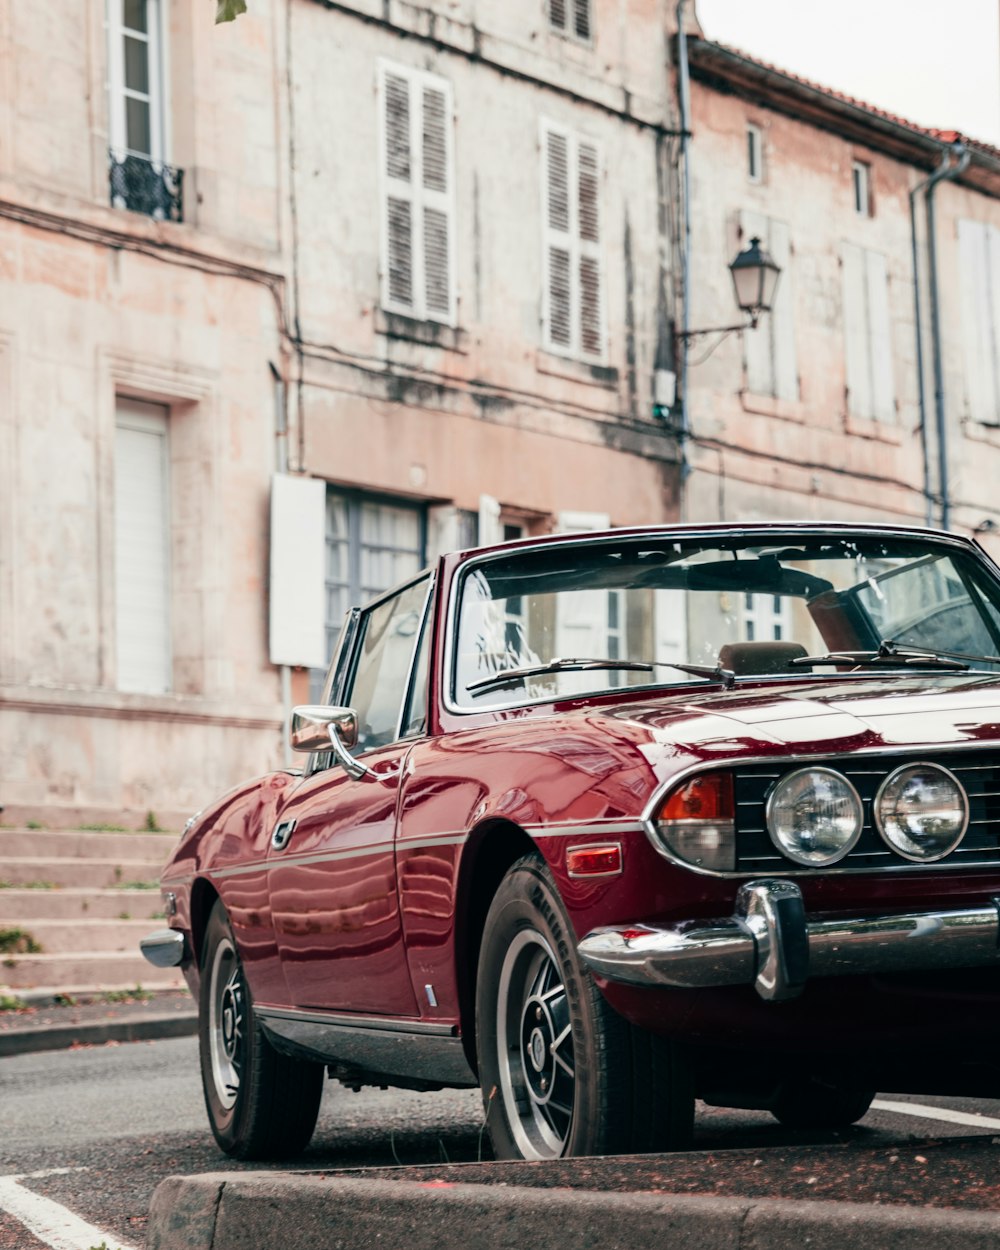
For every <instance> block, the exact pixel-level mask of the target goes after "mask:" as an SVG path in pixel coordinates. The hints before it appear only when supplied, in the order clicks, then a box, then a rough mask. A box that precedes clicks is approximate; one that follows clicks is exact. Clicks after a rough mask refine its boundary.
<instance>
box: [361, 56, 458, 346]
mask: <svg viewBox="0 0 1000 1250" xmlns="http://www.w3.org/2000/svg"><path fill="white" fill-rule="evenodd" d="M389 77H395V78H400V79H403V80H404V81H405V82H406V84H407V98H408V108H409V155H410V179H409V182H405V181H404V180H402V179H399V178H394V177H392V176H391V175H390V173H389V169H388V158H389V128H388V113H387V103H388V91H387V86H386V83H387V79H388V78H389ZM427 87H430V88H431V89H433V90H435V91H440V92H441V93H442V94H443V96H444V145H445V159H444V169H445V179H446V183H447V189H446V190H445V191H437V190H434V189H433V188H428V187H425V186H424V185H423V168H424V152H423V117H424V96H423V93H424V89H425V88H427ZM375 94H376V117H377V129H378V154H379V157H378V195H379V302H380V305H381V307H382V308H383V309H384V310H385V311H386V312H388V313H394V314H396V315H398V316H403V317H410V318H412V319H413V320H415V321H429V322H434V323H435V324H437V325H445V326H450V327H452V328H455V327H457V325H458V275H457V268H456V261H457V233H458V230H457V211H456V202H457V201H456V187H455V168H456V161H455V100H454V93H453V91H452V85H451V82H450V81H449V79H447V78H442V77H441V76H440V75H439V74H431V73H428V72H427V71H426V70H419V69H415V68H413V67H412V66H410V65H404V64H401V63H399V62H397V61H391V60H388V59H386V58H384V57H380V58H379V60H378V62H377V66H376V92H375ZM392 199H397V200H399V199H402V200H405V201H406V202H407V203H408V204H409V205H410V288H411V294H412V299H411V301H410V303H406V302H404V301H402V300H399V299H394V298H393V296H392V293H391V290H390V253H389V245H390V228H389V209H390V200H392ZM427 209H433V210H435V211H438V212H441V213H443V214H444V216H445V218H446V220H447V223H448V246H447V266H448V308H447V311H441V310H440V309H430V308H429V307H428V302H427V263H426V249H425V237H424V214H425V212H426V211H427Z"/></svg>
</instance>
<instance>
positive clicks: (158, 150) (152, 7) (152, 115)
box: [104, 0, 171, 166]
mask: <svg viewBox="0 0 1000 1250" xmlns="http://www.w3.org/2000/svg"><path fill="white" fill-rule="evenodd" d="M144 3H145V5H146V28H147V29H146V32H145V36H146V37H145V39H144V40H142V32H139V31H135V30H133V29H132V28H131V27H127V26H126V25H125V14H124V5H125V0H107V3H106V7H105V18H104V22H105V31H106V36H107V37H106V41H105V44H106V55H107V82H106V88H107V106H108V147H109V148H110V150H111V151H112V152H113V153H114V155H115V157H116V158H117V159H118V160H123V159H124V158H125V157H126V156H136V157H139V158H140V159H142V160H147V161H149V162H150V164H152V165H154V166H156V165H165V164H168V163H169V159H170V147H171V142H170V140H171V136H170V109H169V104H168V99H167V83H168V82H169V72H168V64H167V38H166V12H165V8H166V6H165V4H164V3H162V0H144ZM126 32H128V34H129V37H130V38H137V39H139V40H140V41H142V42H145V44H146V47H147V72H148V74H149V91H148V93H145V94H144V93H142V92H138V91H136V90H134V89H133V88H130V87H127V86H126V85H125V52H124V41H125V37H126ZM130 98H134V99H145V100H148V103H149V146H150V151H149V152H139V151H137V150H136V149H135V148H130V147H129V146H128V121H127V117H126V101H127V100H128V99H130Z"/></svg>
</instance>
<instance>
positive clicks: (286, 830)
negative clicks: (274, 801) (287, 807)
mask: <svg viewBox="0 0 1000 1250" xmlns="http://www.w3.org/2000/svg"><path fill="white" fill-rule="evenodd" d="M294 832H295V821H294V820H279V821H278V823H277V824H276V825H275V826H274V833H272V834H271V847H272V849H273V850H275V851H283V850H284V849H285V847H286V846H287V845H288V844H289V842H291V840H292V834H293V833H294Z"/></svg>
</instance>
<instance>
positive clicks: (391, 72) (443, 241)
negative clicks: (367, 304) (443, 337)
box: [378, 63, 456, 325]
mask: <svg viewBox="0 0 1000 1250" xmlns="http://www.w3.org/2000/svg"><path fill="white" fill-rule="evenodd" d="M378 82H379V111H380V125H379V129H380V133H381V141H382V158H381V169H382V306H383V308H385V309H386V310H387V311H389V312H398V313H403V314H405V315H406V316H410V317H416V318H418V319H419V320H421V321H438V322H442V323H443V324H445V325H454V324H455V305H456V289H455V224H454V223H455V207H454V186H455V176H454V155H453V153H454V136H453V129H454V127H453V108H452V97H451V84H450V83H448V82H447V81H446V80H445V79H443V78H437V77H435V76H434V75H431V74H425V73H421V72H420V71H418V70H414V69H410V68H408V67H406V66H402V65H390V64H388V63H382V64H380V65H379V79H378Z"/></svg>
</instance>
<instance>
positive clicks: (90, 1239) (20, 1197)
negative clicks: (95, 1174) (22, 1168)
mask: <svg viewBox="0 0 1000 1250" xmlns="http://www.w3.org/2000/svg"><path fill="white" fill-rule="evenodd" d="M84 1171H86V1168H49V1169H48V1170H47V1171H45V1172H30V1173H27V1174H21V1175H19V1176H0V1211H6V1212H7V1214H8V1215H12V1216H13V1217H14V1218H15V1219H16V1220H19V1221H20V1222H21V1223H22V1224H23V1225H24V1227H25V1228H26V1229H28V1231H29V1232H30V1233H33V1234H34V1235H35V1236H36V1237H37V1238H38V1239H39V1241H44V1242H45V1244H46V1245H47V1246H50V1247H51V1250H94V1247H95V1246H99V1245H100V1244H101V1242H104V1243H105V1245H107V1246H108V1247H109V1250H134V1247H133V1246H130V1245H129V1244H128V1243H127V1242H124V1241H121V1240H120V1239H119V1238H117V1237H114V1236H112V1235H111V1234H110V1233H104V1232H102V1231H101V1230H100V1229H99V1228H95V1227H94V1226H93V1224H88V1223H87V1222H86V1220H81V1219H80V1217H79V1216H78V1215H74V1214H73V1212H72V1211H68V1210H67V1209H66V1208H65V1207H62V1206H60V1205H59V1203H58V1202H53V1201H52V1199H51V1198H43V1197H42V1196H41V1194H36V1193H33V1192H32V1191H31V1190H30V1189H25V1188H24V1186H23V1185H22V1184H20V1182H21V1181H24V1180H33V1179H36V1178H40V1177H43V1176H64V1175H65V1174H66V1173H67V1172H84Z"/></svg>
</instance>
